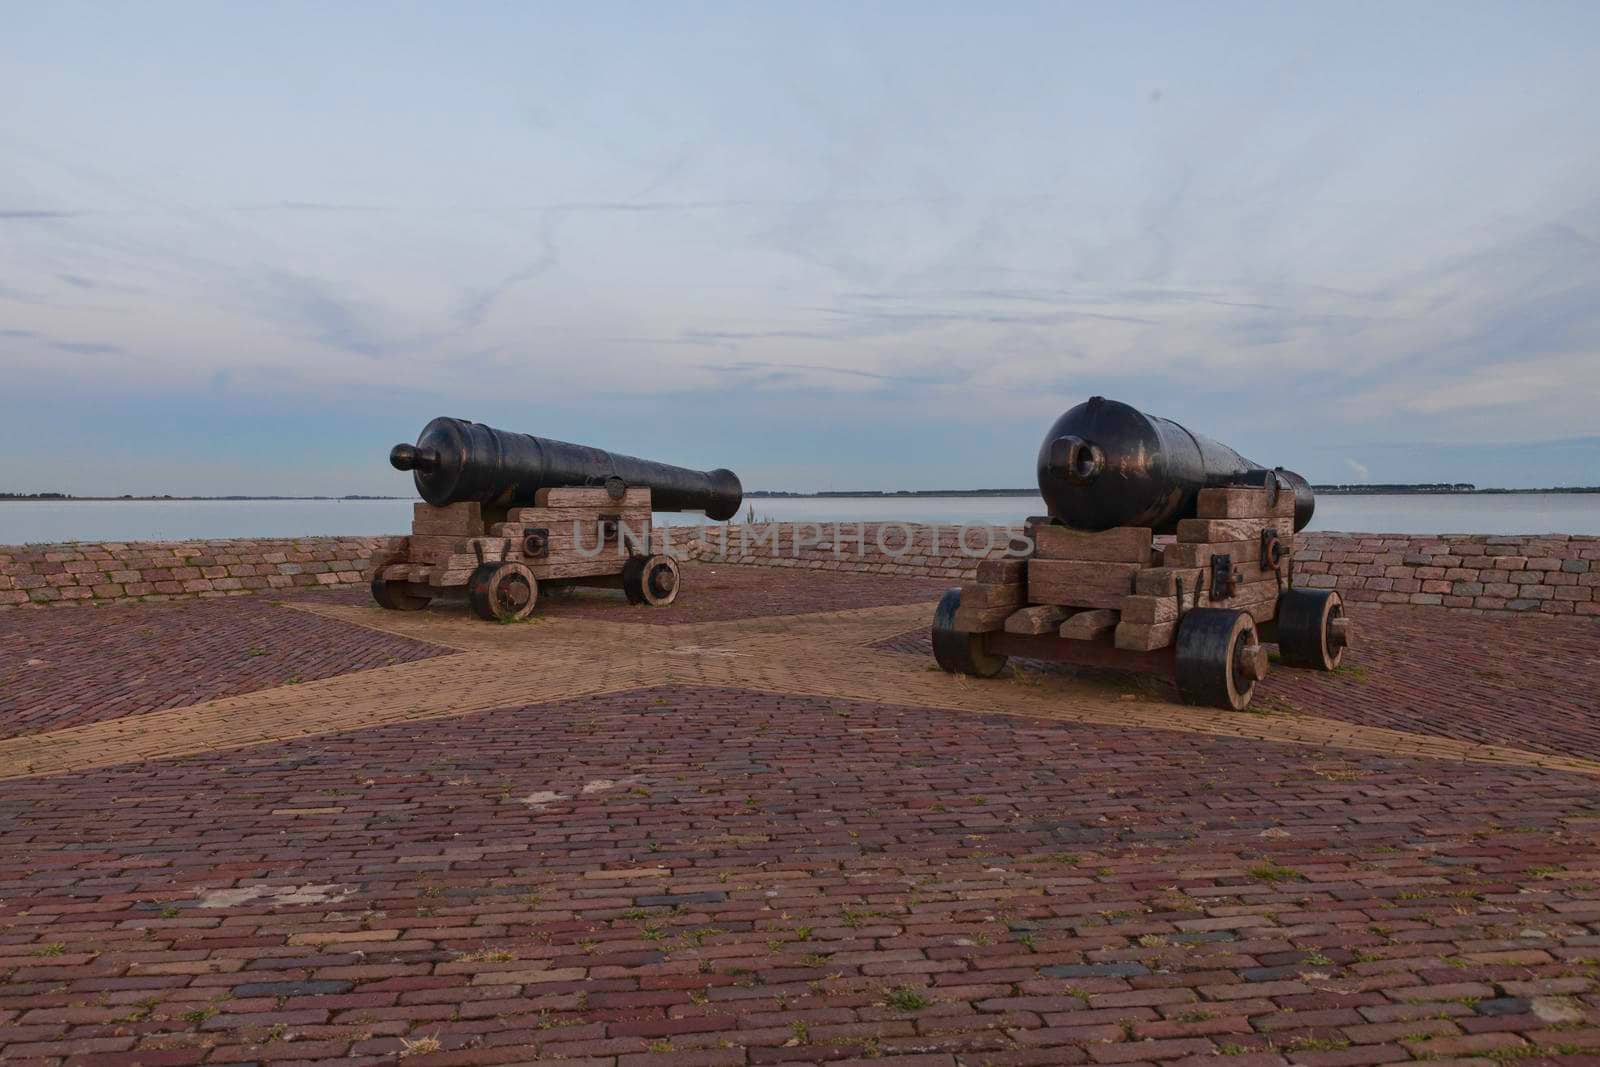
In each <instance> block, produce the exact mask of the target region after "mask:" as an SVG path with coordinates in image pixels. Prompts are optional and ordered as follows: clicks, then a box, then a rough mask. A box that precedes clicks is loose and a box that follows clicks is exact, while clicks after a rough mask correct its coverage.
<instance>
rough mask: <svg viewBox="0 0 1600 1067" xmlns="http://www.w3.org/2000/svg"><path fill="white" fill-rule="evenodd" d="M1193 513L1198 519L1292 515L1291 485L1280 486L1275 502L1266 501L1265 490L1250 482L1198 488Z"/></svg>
mask: <svg viewBox="0 0 1600 1067" xmlns="http://www.w3.org/2000/svg"><path fill="white" fill-rule="evenodd" d="M1195 517H1196V518H1200V519H1269V518H1280V519H1292V518H1294V489H1293V488H1292V487H1290V486H1287V485H1284V486H1280V487H1279V489H1278V502H1277V503H1276V504H1269V503H1267V491H1266V490H1265V489H1257V488H1255V487H1253V486H1226V487H1223V488H1217V489H1202V490H1200V495H1199V498H1198V500H1197V501H1196V506H1195Z"/></svg>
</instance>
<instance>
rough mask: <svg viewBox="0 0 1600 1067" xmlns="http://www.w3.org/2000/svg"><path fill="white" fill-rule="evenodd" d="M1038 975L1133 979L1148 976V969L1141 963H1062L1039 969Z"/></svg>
mask: <svg viewBox="0 0 1600 1067" xmlns="http://www.w3.org/2000/svg"><path fill="white" fill-rule="evenodd" d="M1039 973H1040V974H1047V975H1049V976H1050V977H1051V978H1134V977H1137V976H1139V975H1141V974H1149V973H1150V968H1148V967H1146V966H1145V965H1144V964H1142V963H1062V964H1057V965H1055V966H1052V967H1041V968H1039Z"/></svg>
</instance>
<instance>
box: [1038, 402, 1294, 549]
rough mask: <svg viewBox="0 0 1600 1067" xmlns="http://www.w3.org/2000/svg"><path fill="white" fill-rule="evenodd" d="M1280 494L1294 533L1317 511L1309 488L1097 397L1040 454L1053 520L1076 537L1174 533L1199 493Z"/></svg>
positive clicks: (1068, 417)
mask: <svg viewBox="0 0 1600 1067" xmlns="http://www.w3.org/2000/svg"><path fill="white" fill-rule="evenodd" d="M1274 479H1275V480H1276V484H1277V486H1278V487H1279V488H1280V489H1282V490H1284V491H1289V492H1293V493H1294V528H1295V529H1296V530H1300V529H1304V528H1305V526H1306V524H1307V523H1309V522H1310V521H1311V513H1312V511H1313V510H1315V508H1316V497H1315V495H1314V494H1313V493H1312V492H1311V486H1310V484H1309V483H1308V482H1307V481H1306V480H1305V479H1304V478H1302V477H1300V475H1298V474H1295V473H1294V472H1293V471H1286V470H1284V469H1283V468H1282V467H1276V468H1272V469H1268V468H1266V467H1263V466H1262V465H1261V464H1259V463H1255V462H1253V461H1251V460H1248V459H1245V458H1244V457H1243V456H1241V455H1239V453H1237V452H1235V451H1234V450H1233V449H1231V448H1229V447H1228V446H1227V445H1223V444H1218V443H1217V442H1216V441H1213V440H1211V439H1210V438H1209V437H1204V436H1202V435H1200V434H1197V433H1191V432H1190V431H1188V430H1186V429H1184V428H1183V427H1182V426H1180V425H1178V424H1177V423H1175V422H1173V421H1172V420H1170V419H1161V418H1157V417H1156V416H1154V415H1146V414H1145V413H1144V412H1142V411H1140V410H1139V409H1138V408H1135V407H1131V406H1129V405H1127V404H1123V403H1121V402H1119V401H1116V400H1107V399H1106V398H1105V397H1101V396H1096V397H1091V398H1090V399H1089V400H1087V401H1085V402H1084V403H1082V404H1079V405H1078V406H1077V407H1075V408H1072V409H1071V410H1070V411H1068V412H1067V413H1066V414H1064V415H1062V416H1061V417H1060V418H1059V419H1057V420H1056V421H1055V425H1053V426H1051V427H1050V432H1049V433H1047V434H1045V437H1044V444H1043V445H1041V446H1040V448H1039V492H1040V493H1041V494H1042V495H1043V496H1044V500H1045V505H1046V507H1047V508H1048V509H1049V511H1050V515H1051V517H1052V518H1054V519H1057V520H1059V521H1060V522H1063V523H1065V524H1066V525H1068V526H1071V527H1073V528H1075V529H1079V530H1109V529H1110V528H1112V527H1113V526H1149V527H1152V528H1153V529H1154V530H1155V532H1156V533H1171V532H1173V531H1174V530H1175V529H1176V528H1177V525H1178V520H1179V519H1187V518H1192V517H1193V516H1194V513H1195V502H1196V499H1197V497H1198V496H1199V493H1200V490H1202V489H1206V488H1213V487H1218V486H1228V485H1265V484H1268V483H1269V482H1270V481H1272V480H1274Z"/></svg>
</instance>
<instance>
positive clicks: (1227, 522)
mask: <svg viewBox="0 0 1600 1067" xmlns="http://www.w3.org/2000/svg"><path fill="white" fill-rule="evenodd" d="M1269 526H1276V527H1277V528H1278V536H1279V537H1293V536H1294V520H1293V519H1180V520H1178V541H1179V543H1180V544H1191V545H1206V544H1217V543H1219V542H1224V541H1251V540H1255V539H1256V538H1258V537H1260V536H1261V531H1262V530H1264V529H1266V528H1267V527H1269Z"/></svg>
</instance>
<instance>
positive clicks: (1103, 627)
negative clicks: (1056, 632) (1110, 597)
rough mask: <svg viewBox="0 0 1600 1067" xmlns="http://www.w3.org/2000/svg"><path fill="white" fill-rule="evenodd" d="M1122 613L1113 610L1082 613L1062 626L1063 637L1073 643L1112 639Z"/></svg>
mask: <svg viewBox="0 0 1600 1067" xmlns="http://www.w3.org/2000/svg"><path fill="white" fill-rule="evenodd" d="M1121 617H1122V613H1121V612H1119V611H1116V610H1114V609H1112V608H1095V609H1093V610H1092V611H1080V612H1078V613H1077V614H1075V615H1073V616H1072V617H1071V618H1069V619H1067V621H1066V622H1063V623H1062V624H1061V636H1062V637H1065V638H1067V639H1069V640H1072V641H1102V640H1104V639H1105V638H1107V637H1110V636H1111V635H1112V633H1113V632H1115V630H1116V628H1117V623H1118V622H1119V621H1120V620H1121Z"/></svg>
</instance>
